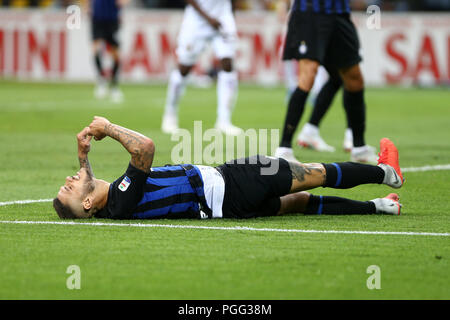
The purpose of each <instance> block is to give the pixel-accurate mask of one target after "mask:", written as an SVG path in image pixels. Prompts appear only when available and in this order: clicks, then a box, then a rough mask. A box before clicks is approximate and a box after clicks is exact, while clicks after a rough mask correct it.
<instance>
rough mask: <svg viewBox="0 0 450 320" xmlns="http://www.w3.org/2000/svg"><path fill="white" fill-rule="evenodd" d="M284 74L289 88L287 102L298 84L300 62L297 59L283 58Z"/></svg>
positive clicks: (285, 82) (285, 83) (286, 85)
mask: <svg viewBox="0 0 450 320" xmlns="http://www.w3.org/2000/svg"><path fill="white" fill-rule="evenodd" d="M283 76H284V85H285V87H286V89H287V94H286V102H287V101H289V99H290V97H291V95H292V94H293V93H294V91H295V89H296V88H297V85H298V63H297V61H296V60H283Z"/></svg>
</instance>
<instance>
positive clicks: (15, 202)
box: [0, 199, 53, 207]
mask: <svg viewBox="0 0 450 320" xmlns="http://www.w3.org/2000/svg"><path fill="white" fill-rule="evenodd" d="M50 201H53V199H38V200H16V201H6V202H0V207H1V206H9V205H12V204H28V203H36V202H50Z"/></svg>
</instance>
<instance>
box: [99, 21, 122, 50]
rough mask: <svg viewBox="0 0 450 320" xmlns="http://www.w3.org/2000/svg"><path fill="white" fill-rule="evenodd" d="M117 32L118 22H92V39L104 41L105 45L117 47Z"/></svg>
mask: <svg viewBox="0 0 450 320" xmlns="http://www.w3.org/2000/svg"><path fill="white" fill-rule="evenodd" d="M118 31H119V20H111V21H103V20H92V39H93V40H100V39H101V40H104V41H106V43H108V44H110V45H112V46H114V47H118V46H119V41H118V39H117V32H118Z"/></svg>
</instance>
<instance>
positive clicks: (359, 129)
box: [344, 89, 366, 147]
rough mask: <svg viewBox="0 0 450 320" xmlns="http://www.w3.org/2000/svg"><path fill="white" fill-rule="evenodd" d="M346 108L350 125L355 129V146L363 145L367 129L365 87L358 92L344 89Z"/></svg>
mask: <svg viewBox="0 0 450 320" xmlns="http://www.w3.org/2000/svg"><path fill="white" fill-rule="evenodd" d="M344 108H345V111H346V112H347V117H348V122H349V123H350V125H349V127H350V128H352V130H353V146H355V147H362V146H364V145H365V144H366V143H365V141H364V131H365V130H366V104H365V103H364V89H363V90H361V91H357V92H350V91H347V90H344Z"/></svg>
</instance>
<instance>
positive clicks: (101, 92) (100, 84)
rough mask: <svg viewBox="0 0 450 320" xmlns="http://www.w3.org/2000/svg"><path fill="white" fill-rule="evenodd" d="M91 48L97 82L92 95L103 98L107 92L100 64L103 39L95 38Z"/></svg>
mask: <svg viewBox="0 0 450 320" xmlns="http://www.w3.org/2000/svg"><path fill="white" fill-rule="evenodd" d="M92 50H93V53H94V62H95V68H96V70H97V84H96V87H95V91H94V95H95V97H96V98H97V99H103V98H105V97H106V95H107V94H108V87H107V85H106V81H105V78H104V74H103V66H102V51H103V40H101V39H95V40H94V41H93V43H92Z"/></svg>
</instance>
